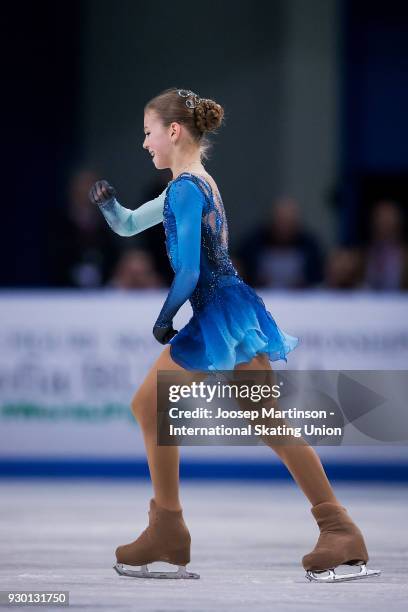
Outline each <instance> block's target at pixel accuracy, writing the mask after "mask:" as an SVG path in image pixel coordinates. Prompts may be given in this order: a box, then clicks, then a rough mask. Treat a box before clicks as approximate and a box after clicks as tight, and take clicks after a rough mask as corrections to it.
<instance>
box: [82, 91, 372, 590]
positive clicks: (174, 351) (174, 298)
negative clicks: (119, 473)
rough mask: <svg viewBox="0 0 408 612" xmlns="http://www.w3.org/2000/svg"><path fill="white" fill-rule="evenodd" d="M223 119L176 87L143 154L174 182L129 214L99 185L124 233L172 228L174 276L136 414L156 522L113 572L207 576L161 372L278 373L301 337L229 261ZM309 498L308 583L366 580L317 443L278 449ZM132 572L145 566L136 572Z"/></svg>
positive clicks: (111, 218) (160, 107)
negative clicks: (165, 435)
mask: <svg viewBox="0 0 408 612" xmlns="http://www.w3.org/2000/svg"><path fill="white" fill-rule="evenodd" d="M223 121H224V109H223V108H222V106H221V105H220V104H217V103H216V102H215V101H213V100H211V99H207V98H200V97H199V96H198V95H197V94H195V93H193V92H192V91H190V90H185V89H177V88H170V89H166V90H165V91H163V92H161V93H160V94H159V95H157V96H156V97H154V98H153V99H152V100H150V101H149V102H148V103H147V104H146V106H145V108H144V131H145V140H144V142H143V148H144V149H146V150H147V151H148V152H149V154H150V155H151V157H152V161H153V164H154V165H155V167H156V168H157V169H165V168H170V169H171V171H172V176H173V180H171V181H170V182H169V183H168V185H167V187H166V188H165V189H164V191H163V192H162V193H161V195H160V196H158V197H157V198H155V199H153V200H150V201H148V202H146V203H144V204H142V205H141V206H139V207H138V208H137V209H136V210H134V211H132V210H129V209H127V208H125V207H123V206H122V205H121V204H120V203H119V202H118V200H117V199H116V197H115V196H116V191H115V189H114V188H113V187H112V186H111V185H110V184H109V183H108V182H107V181H105V180H100V181H97V182H96V183H95V184H94V185H93V187H92V189H91V191H90V194H89V195H90V199H91V201H92V202H93V203H94V204H97V205H98V206H99V208H100V210H101V212H102V213H103V215H104V217H105V219H106V221H107V223H108V224H109V226H110V227H111V228H112V230H113V231H114V232H116V233H117V234H119V235H121V236H132V235H134V234H138V233H140V232H142V231H143V230H145V229H146V228H149V227H151V226H153V225H155V224H157V223H160V222H163V225H164V229H165V235H166V248H167V254H168V257H169V261H170V264H171V266H172V269H173V270H174V273H175V274H174V279H173V282H172V285H171V287H170V290H169V293H168V295H167V298H166V300H165V302H164V304H163V307H162V309H161V311H160V313H159V315H158V317H157V320H156V322H155V324H154V327H153V335H154V337H155V338H156V340H158V342H160V343H161V344H163V345H166V346H165V348H164V349H163V351H162V352H161V354H160V355H159V357H158V359H157V360H156V361H155V363H154V364H153V366H152V368H151V369H150V371H149V372H148V374H147V376H146V378H145V380H144V381H143V383H142V385H141V386H140V388H139V389H138V390H137V392H136V393H135V395H134V397H133V399H132V403H131V407H132V412H133V414H134V416H135V418H136V420H137V421H138V423H139V425H140V427H141V430H142V432H143V437H144V443H145V447H146V453H147V460H148V464H149V470H150V476H151V480H152V485H153V490H154V497H153V498H152V499H151V500H150V508H149V513H148V514H149V525H148V527H147V528H146V529H145V530H144V531H143V532H142V534H141V535H140V536H139V537H138V538H137V539H136V540H135V541H134V542H131V543H130V544H125V545H122V546H119V547H118V548H117V549H116V559H117V563H116V565H115V566H114V568H115V569H116V570H117V571H118V573H120V574H124V575H131V576H137V577H166V578H170V577H176V578H198V577H199V576H198V574H194V573H193V572H187V571H186V565H187V564H188V563H189V562H190V543H191V537H190V533H189V530H188V528H187V526H186V524H185V522H184V518H183V511H182V507H181V504H180V499H179V449H178V447H177V446H158V445H157V440H156V432H157V412H156V405H157V387H156V384H157V372H158V371H159V370H175V371H177V370H178V371H180V370H182V371H186V370H187V371H193V372H196V371H204V372H205V371H211V370H215V371H219V370H232V371H234V370H235V371H236V370H266V371H267V370H271V365H270V361H276V360H279V359H282V360H284V361H287V357H286V356H287V354H288V353H289V352H290V351H292V350H293V349H294V348H295V347H296V346H297V344H298V343H299V339H298V338H296V337H294V336H291V335H289V334H287V333H285V332H284V331H282V330H281V329H280V328H279V327H278V326H277V324H276V322H275V320H274V319H273V317H272V315H271V314H270V312H268V311H267V310H266V308H265V304H264V302H263V300H262V299H261V298H260V296H258V295H257V293H256V292H255V291H254V290H253V289H252V288H251V287H250V286H249V285H247V284H246V283H245V282H244V281H243V280H242V278H241V277H240V276H239V274H238V273H237V271H236V269H235V267H234V266H233V264H232V262H231V260H230V258H229V255H228V226H227V219H226V216H225V209H224V205H223V202H222V198H221V195H220V192H219V190H218V188H217V185H216V183H215V181H214V179H213V178H212V176H210V175H209V174H208V173H207V172H206V170H205V167H204V165H203V163H202V160H203V159H206V158H207V154H206V151H207V149H208V146H209V144H210V142H209V141H208V140H207V138H208V137H207V136H206V135H207V133H209V132H215V131H216V130H217V129H218V128H219V127H220V125H221V124H222V123H223ZM186 300H189V301H190V304H191V307H192V310H193V316H192V317H191V319H190V321H189V322H188V323H187V325H185V326H184V327H183V328H182V329H181V330H180V331H177V330H175V329H174V328H173V318H174V316H175V315H176V313H177V312H178V310H179V309H180V307H181V306H182V305H183V304H184V303H185V302H186ZM270 445H271V447H272V448H273V450H274V451H275V452H276V453H277V454H278V456H279V457H280V458H281V460H282V461H283V462H284V464H285V465H286V467H287V468H288V470H289V471H290V473H291V474H292V476H293V478H294V479H295V481H296V482H297V484H298V485H299V487H300V488H301V489H302V491H303V492H304V494H305V495H306V496H307V498H308V499H309V501H310V503H311V505H312V508H311V512H312V514H313V517H314V518H315V519H316V521H317V524H318V527H319V529H320V535H319V538H318V541H317V544H316V546H315V548H314V550H313V551H312V552H310V553H309V554H307V555H305V556H304V557H303V559H302V563H303V567H304V568H305V569H306V570H307V574H306V576H307V577H308V578H309V579H310V580H322V579H323V577H322V576H320V573H322V574H323V572H326V574H327V571H329V575H328V577H326V576H325V577H324V579H325V580H326V579H327V578H328V579H329V580H338V579H340V580H344V579H350V578H355V577H359V578H361V577H366V576H370V575H374V574H376V573H377V574H378V573H379V572H375V571H374V570H367V568H366V565H365V564H366V563H367V561H368V553H367V549H366V546H365V543H364V539H363V536H362V533H361V531H360V529H359V528H358V527H357V526H356V525H355V524H354V523H353V521H352V520H351V518H350V516H349V515H348V513H347V511H346V509H345V508H344V507H343V506H342V505H341V503H340V502H339V501H338V499H337V498H336V496H335V494H334V492H333V490H332V488H331V486H330V483H329V481H328V479H327V476H326V474H325V471H324V469H323V466H322V464H321V462H320V458H319V456H318V455H317V453H316V452H315V450H314V449H313V448H312V447H311V446H309V445H308V444H304V445H290V444H288V445H287V446H283V445H278V444H275V445H274V444H273V442H272V443H270ZM155 561H167V562H169V563H172V564H175V565H178V566H179V567H178V570H177V571H176V572H174V571H173V572H151V571H150V572H149V570H148V568H147V564H150V563H153V562H155ZM341 564H347V565H360V566H361V568H360V573H359V574H357V573H356V574H349V575H348V577H347V575H346V576H344V575H341V574H336V573H335V572H334V568H336V567H337V566H339V565H341ZM124 565H130V566H141V568H142V569H141V570H139V571H135V570H129V569H126V568H125V567H124Z"/></svg>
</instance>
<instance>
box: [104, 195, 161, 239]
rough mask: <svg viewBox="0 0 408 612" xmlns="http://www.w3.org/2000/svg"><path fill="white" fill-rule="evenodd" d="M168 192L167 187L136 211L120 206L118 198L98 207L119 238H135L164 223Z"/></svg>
mask: <svg viewBox="0 0 408 612" xmlns="http://www.w3.org/2000/svg"><path fill="white" fill-rule="evenodd" d="M166 191H167V187H166V189H165V190H164V191H163V192H162V193H161V194H160V195H159V196H158V197H157V198H154V199H153V200H149V201H148V202H145V203H144V204H142V205H141V206H139V207H138V208H136V210H130V209H129V208H125V207H124V206H122V205H121V204H119V202H118V201H117V200H116V198H111V199H110V200H107V201H106V202H103V203H101V204H98V206H99V208H100V210H101V212H102V214H103V216H104V217H105V219H106V221H107V222H108V224H109V226H110V227H111V229H112V230H113V231H114V232H116V234H119V236H133V235H134V234H139V233H140V232H143V231H144V230H145V229H147V228H148V227H152V225H157V223H160V222H161V221H163V206H164V199H165V197H166Z"/></svg>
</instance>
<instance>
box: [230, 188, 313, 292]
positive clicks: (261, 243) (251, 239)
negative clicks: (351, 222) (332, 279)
mask: <svg viewBox="0 0 408 612" xmlns="http://www.w3.org/2000/svg"><path fill="white" fill-rule="evenodd" d="M236 255H237V257H238V260H239V262H240V263H239V268H240V269H241V270H243V271H244V274H243V276H244V277H245V279H246V280H247V282H249V283H250V284H251V285H254V286H258V287H272V288H284V289H289V288H290V289H295V288H296V289H298V288H306V287H310V286H313V285H317V284H318V283H320V282H321V281H322V279H323V254H322V252H321V248H320V246H319V243H318V241H317V239H316V238H315V237H314V236H313V235H312V234H311V233H309V232H308V231H307V230H306V229H305V228H304V227H303V226H302V221H301V215H300V209H299V205H298V203H297V202H296V200H295V199H293V198H289V197H285V198H281V199H279V200H277V202H276V203H275V205H274V206H273V207H272V209H271V212H270V216H269V217H268V218H267V220H266V224H265V225H260V226H258V227H256V228H255V230H254V231H253V232H251V234H250V235H249V236H248V237H247V238H246V239H244V241H243V243H242V244H241V246H240V247H239V248H238V250H237V253H236Z"/></svg>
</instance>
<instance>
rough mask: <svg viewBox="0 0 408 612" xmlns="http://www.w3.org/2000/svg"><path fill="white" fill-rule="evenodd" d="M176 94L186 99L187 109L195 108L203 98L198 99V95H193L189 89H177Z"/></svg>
mask: <svg viewBox="0 0 408 612" xmlns="http://www.w3.org/2000/svg"><path fill="white" fill-rule="evenodd" d="M177 93H178V95H179V96H181V97H182V98H187V100H186V102H185V104H186V106H188V108H196V107H197V106H198V105H199V104H200V102H201V101H202V100H204V98H200V96H199V95H197V94H195V93H194V92H193V91H190V90H189V89H178V90H177Z"/></svg>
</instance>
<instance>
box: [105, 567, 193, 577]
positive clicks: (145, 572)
mask: <svg viewBox="0 0 408 612" xmlns="http://www.w3.org/2000/svg"><path fill="white" fill-rule="evenodd" d="M140 568H141V569H140V570H130V569H127V568H125V567H124V566H123V563H115V565H114V566H113V569H114V570H115V571H116V572H117V573H118V574H119V575H120V576H130V577H131V578H171V579H180V578H186V579H191V578H199V577H200V575H199V574H195V573H194V572H188V571H187V570H186V566H185V565H179V566H178V569H177V571H175V572H174V571H173V572H151V571H149V569H148V567H147V565H141V566H140Z"/></svg>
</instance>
